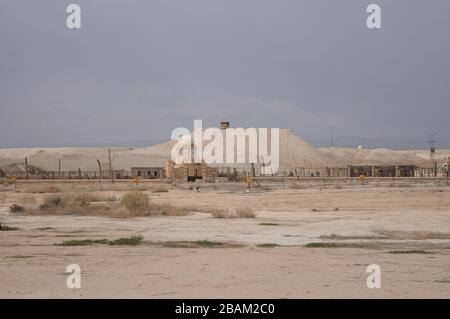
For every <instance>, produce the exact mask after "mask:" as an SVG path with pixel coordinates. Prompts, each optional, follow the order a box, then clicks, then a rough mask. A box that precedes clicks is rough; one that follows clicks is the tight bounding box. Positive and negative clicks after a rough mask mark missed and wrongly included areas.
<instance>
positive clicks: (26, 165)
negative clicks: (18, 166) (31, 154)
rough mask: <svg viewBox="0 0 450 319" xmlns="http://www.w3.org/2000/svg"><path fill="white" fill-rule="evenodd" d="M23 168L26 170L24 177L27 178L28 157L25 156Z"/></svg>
mask: <svg viewBox="0 0 450 319" xmlns="http://www.w3.org/2000/svg"><path fill="white" fill-rule="evenodd" d="M25 170H26V172H25V173H26V179H28V159H27V158H26V157H25Z"/></svg>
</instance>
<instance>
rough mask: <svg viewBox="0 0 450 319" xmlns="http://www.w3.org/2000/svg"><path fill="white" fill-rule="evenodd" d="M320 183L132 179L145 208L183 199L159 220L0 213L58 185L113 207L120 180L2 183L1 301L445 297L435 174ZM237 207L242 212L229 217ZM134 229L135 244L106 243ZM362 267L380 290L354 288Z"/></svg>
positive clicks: (440, 188) (442, 222) (448, 237)
mask: <svg viewBox="0 0 450 319" xmlns="http://www.w3.org/2000/svg"><path fill="white" fill-rule="evenodd" d="M323 181H324V180H322V178H318V179H315V178H304V179H285V180H284V182H283V183H281V182H280V181H273V180H264V179H261V184H262V185H263V186H264V188H265V189H264V190H262V189H255V188H252V189H248V188H247V185H246V184H245V183H225V182H224V183H217V184H216V188H215V189H214V188H213V186H212V185H211V184H206V183H196V184H193V185H194V187H192V186H193V185H192V184H179V185H174V186H171V185H169V184H165V183H161V182H159V181H157V182H150V181H146V182H144V181H143V182H142V183H140V185H139V186H138V189H139V192H142V193H145V194H147V196H148V197H149V199H150V202H151V203H152V204H154V205H160V207H164V206H165V205H172V206H174V207H179V208H183V210H182V213H176V214H173V215H170V214H169V215H168V216H167V215H151V216H128V215H121V214H114V213H113V212H114V211H113V210H112V211H110V210H107V212H106V213H104V212H103V211H102V212H103V213H98V214H97V213H96V212H97V211H96V210H95V209H91V208H90V210H89V211H90V213H84V212H83V211H80V212H77V213H64V212H62V211H58V210H56V211H51V212H39V211H34V210H31V212H28V209H27V210H26V211H24V212H16V213H11V212H10V207H11V206H12V205H14V204H20V205H23V206H27V207H28V206H38V205H39V204H42V203H43V202H45V200H46V198H48V197H49V196H55V194H65V193H69V192H71V193H80V192H83V193H88V194H90V195H91V196H92V198H94V197H95V198H97V199H96V200H95V202H93V203H92V204H91V205H93V207H96V205H109V206H108V207H116V206H114V205H117V204H116V203H119V202H120V201H121V200H122V199H123V197H124V196H125V193H127V192H130V191H133V190H134V188H135V187H136V186H135V185H134V184H133V183H132V181H117V182H116V183H115V184H110V183H106V182H105V181H104V182H103V186H102V191H100V190H99V185H98V182H95V181H47V182H45V181H20V182H19V183H18V184H17V185H16V187H15V188H14V186H13V185H0V223H1V224H2V227H3V229H5V230H6V229H8V231H0V256H1V257H0V297H1V298H48V297H50V298H54V297H59V298H79V297H81V298H84V297H86V298H87V297H95V298H103V297H104V298H416V297H420V298H421V297H423V298H449V297H450V273H449V270H450V187H449V186H448V185H447V181H446V179H443V178H442V179H439V178H437V179H432V178H430V179H425V178H403V179H401V178H396V179H392V178H386V179H383V178H376V179H375V178H374V179H370V178H368V179H367V180H366V181H365V183H364V185H362V184H361V182H360V181H359V180H358V179H351V178H334V179H331V178H330V179H327V180H326V182H325V184H324V182H323ZM93 201H94V200H93ZM103 201H105V203H106V204H105V203H103ZM99 207H100V206H99ZM242 208H243V209H249V210H250V213H248V214H246V215H245V216H240V217H241V218H239V217H237V216H236V215H235V214H234V213H233V211H236V212H237V211H238V210H239V209H242ZM132 236H135V237H136V236H139V242H138V243H134V244H132V245H127V244H125V245H113V244H111V243H113V242H115V241H117V240H120V239H123V238H132ZM81 244H82V245H81ZM70 264H78V265H79V266H80V267H81V288H80V289H69V288H67V287H66V278H67V276H68V274H67V273H66V267H67V266H68V265H70ZM370 264H378V265H379V266H380V267H381V288H380V289H369V288H367V286H366V279H367V276H368V273H367V272H366V268H367V266H368V265H370Z"/></svg>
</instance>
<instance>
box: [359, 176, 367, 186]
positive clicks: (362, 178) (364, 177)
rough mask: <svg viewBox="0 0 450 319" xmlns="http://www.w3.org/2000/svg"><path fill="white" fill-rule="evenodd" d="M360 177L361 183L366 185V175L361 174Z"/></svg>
mask: <svg viewBox="0 0 450 319" xmlns="http://www.w3.org/2000/svg"><path fill="white" fill-rule="evenodd" d="M359 179H360V180H361V185H364V180H365V179H366V175H360V176H359Z"/></svg>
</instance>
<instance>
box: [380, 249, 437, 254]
mask: <svg viewBox="0 0 450 319" xmlns="http://www.w3.org/2000/svg"><path fill="white" fill-rule="evenodd" d="M388 253H389V254H421V255H428V254H433V253H432V252H430V251H426V250H391V251H389V252H388Z"/></svg>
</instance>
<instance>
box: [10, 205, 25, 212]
mask: <svg viewBox="0 0 450 319" xmlns="http://www.w3.org/2000/svg"><path fill="white" fill-rule="evenodd" d="M9 211H10V212H11V213H23V212H24V211H25V207H23V206H20V205H17V204H12V205H11V206H10V207H9Z"/></svg>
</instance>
